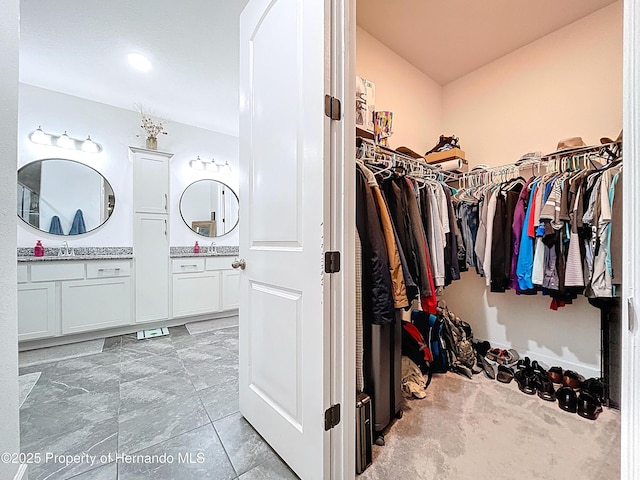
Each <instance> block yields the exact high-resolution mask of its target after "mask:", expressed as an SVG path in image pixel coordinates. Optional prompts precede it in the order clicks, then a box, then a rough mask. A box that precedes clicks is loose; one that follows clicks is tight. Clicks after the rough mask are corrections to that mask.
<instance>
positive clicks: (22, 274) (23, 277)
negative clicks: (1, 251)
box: [18, 265, 28, 283]
mask: <svg viewBox="0 0 640 480" xmlns="http://www.w3.org/2000/svg"><path fill="white" fill-rule="evenodd" d="M27 280H28V278H27V266H26V265H18V283H27Z"/></svg>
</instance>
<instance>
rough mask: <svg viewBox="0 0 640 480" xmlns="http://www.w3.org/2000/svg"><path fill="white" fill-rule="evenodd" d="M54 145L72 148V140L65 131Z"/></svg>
mask: <svg viewBox="0 0 640 480" xmlns="http://www.w3.org/2000/svg"><path fill="white" fill-rule="evenodd" d="M56 145H58V146H59V147H61V148H73V140H71V138H70V137H69V135H67V131H66V130H65V131H64V133H63V134H62V135H60V136H59V137H58V140H57V141H56Z"/></svg>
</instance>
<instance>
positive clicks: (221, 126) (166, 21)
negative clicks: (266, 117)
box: [20, 0, 615, 135]
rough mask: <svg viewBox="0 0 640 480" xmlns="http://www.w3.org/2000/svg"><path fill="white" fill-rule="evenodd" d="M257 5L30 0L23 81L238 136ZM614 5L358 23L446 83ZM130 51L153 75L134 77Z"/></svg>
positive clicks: (410, 14)
mask: <svg viewBox="0 0 640 480" xmlns="http://www.w3.org/2000/svg"><path fill="white" fill-rule="evenodd" d="M247 1H248V0H183V1H177V0H108V1H105V0H84V1H82V2H79V1H77V0H75V1H74V0H57V1H55V2H52V1H48V0H22V1H21V21H20V26H21V40H20V80H21V81H22V82H24V83H28V84H31V85H35V86H38V87H42V88H46V89H50V90H55V91H59V92H62V93H67V94H69V95H74V96H78V97H81V98H87V99H90V100H94V101H97V102H101V103H106V104H109V105H114V106H117V107H121V108H126V109H130V110H134V109H135V105H142V106H143V107H144V108H145V109H146V110H147V111H150V112H151V113H154V114H156V115H158V116H161V117H164V118H167V119H168V120H170V121H175V122H181V123H186V124H190V125H195V126H199V127H202V128H206V129H209V130H215V131H218V132H222V133H227V134H230V135H238V56H239V55H238V44H239V41H238V37H239V25H238V23H239V22H238V19H239V15H240V12H241V11H242V9H243V8H244V6H245V5H246V3H247ZM614 1H615V0H571V1H570V0H565V1H562V2H559V1H557V0H536V1H531V0H490V1H482V2H480V1H477V0H402V2H397V1H390V0H357V23H358V25H360V26H361V27H362V28H364V29H365V30H366V31H368V32H369V33H371V34H372V35H373V36H374V37H376V38H378V39H379V40H380V41H381V42H382V43H384V44H385V45H387V46H388V47H389V48H391V49H392V50H394V51H395V52H396V53H398V54H399V55H400V56H402V57H404V58H405V59H407V60H408V61H409V62H411V63H412V64H413V65H415V66H416V67H418V68H419V69H420V70H422V71H423V72H424V73H425V74H427V75H428V76H429V77H431V78H433V79H434V80H435V81H437V82H438V83H440V84H446V83H448V82H451V81H452V80H454V79H456V78H458V77H460V76H462V75H464V74H466V73H468V72H470V71H472V70H474V69H476V68H478V67H480V66H482V65H484V64H486V63H488V62H491V61H492V60H495V59H496V58H499V57H501V56H503V55H505V54H507V53H509V52H511V51H513V50H515V49H517V48H519V47H521V46H523V45H526V44H527V43H530V42H532V41H534V40H536V39H537V38H539V37H541V36H543V35H546V34H547V33H550V32H552V31H554V30H557V29H558V28H561V27H562V26H564V25H566V24H568V23H571V22H573V21H575V20H578V19H579V18H582V17H583V16H586V15H588V14H589V13H592V12H594V11H595V10H598V9H600V8H602V7H604V6H606V5H608V4H610V3H613V2H614ZM399 5H401V7H399ZM479 19H480V20H479ZM130 52H138V53H142V54H144V55H146V56H147V57H148V58H149V59H150V60H151V62H152V64H153V68H152V70H151V71H150V72H147V73H141V72H139V71H136V70H134V69H133V68H131V67H130V65H129V64H128V63H127V58H126V57H127V54H128V53H130Z"/></svg>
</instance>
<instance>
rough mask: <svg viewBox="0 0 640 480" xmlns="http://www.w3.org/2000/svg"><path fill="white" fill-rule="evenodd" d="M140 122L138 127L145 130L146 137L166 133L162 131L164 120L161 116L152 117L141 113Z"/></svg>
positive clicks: (156, 136) (155, 136)
mask: <svg viewBox="0 0 640 480" xmlns="http://www.w3.org/2000/svg"><path fill="white" fill-rule="evenodd" d="M141 123H142V125H140V127H142V129H143V130H144V131H145V132H147V137H148V138H158V135H160V134H164V135H166V134H167V132H165V131H164V124H165V121H164V120H163V119H161V118H156V117H152V116H149V115H147V114H145V113H143V114H142V121H141Z"/></svg>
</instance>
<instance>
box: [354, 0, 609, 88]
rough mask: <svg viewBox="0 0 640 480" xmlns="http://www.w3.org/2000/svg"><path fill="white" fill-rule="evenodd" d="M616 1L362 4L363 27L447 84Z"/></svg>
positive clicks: (372, 0)
mask: <svg viewBox="0 0 640 480" xmlns="http://www.w3.org/2000/svg"><path fill="white" fill-rule="evenodd" d="M615 1H616V0H563V1H558V0H535V1H532V0H488V1H487V0H483V1H478V0H402V1H401V2H398V1H390V0H357V24H358V25H359V26H360V27H361V28H363V29H364V30H366V31H367V32H368V33H370V34H371V35H373V36H374V37H375V38H377V39H378V40H379V41H380V42H382V43H383V44H384V45H386V46H387V47H389V48H390V49H391V50H393V51H394V52H396V53H397V54H398V55H400V56H401V57H403V58H404V59H405V60H407V61H408V62H409V63H411V64H412V65H414V66H415V67H417V68H418V69H419V70H421V71H422V72H424V73H425V74H426V75H427V76H429V77H430V78H432V79H433V80H435V81H436V82H438V83H439V84H440V85H446V84H447V83H449V82H452V81H454V80H456V79H457V78H460V77H462V76H464V75H466V74H467V73H470V72H472V71H473V70H476V69H477V68H479V67H481V66H483V65H486V64H487V63H490V62H492V61H493V60H496V59H498V58H500V57H502V56H504V55H506V54H508V53H510V52H512V51H514V50H517V49H518V48H520V47H523V46H524V45H527V44H529V43H531V42H534V41H535V40H537V39H539V38H541V37H543V36H545V35H547V34H549V33H551V32H554V31H555V30H558V29H560V28H562V27H564V26H565V25H568V24H570V23H573V22H575V21H576V20H579V19H581V18H583V17H585V16H587V15H589V14H590V13H593V12H595V11H596V10H599V9H601V8H603V7H605V6H607V5H609V4H611V3H614V2H615ZM400 5H401V6H400Z"/></svg>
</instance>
